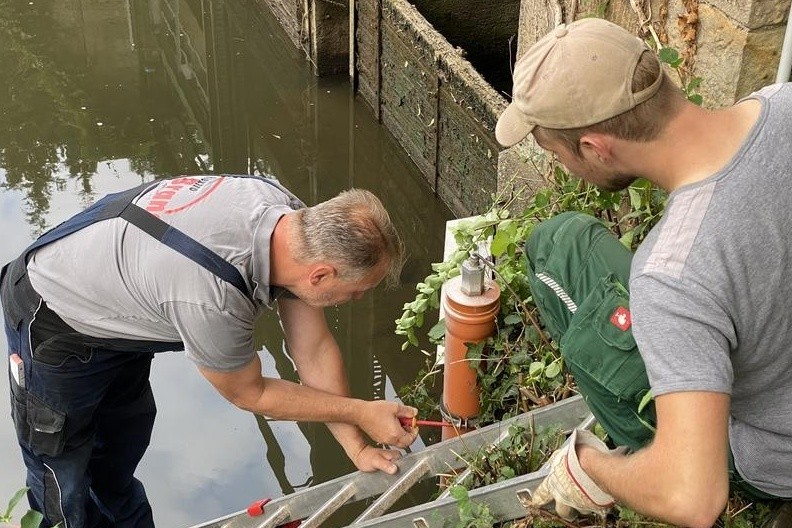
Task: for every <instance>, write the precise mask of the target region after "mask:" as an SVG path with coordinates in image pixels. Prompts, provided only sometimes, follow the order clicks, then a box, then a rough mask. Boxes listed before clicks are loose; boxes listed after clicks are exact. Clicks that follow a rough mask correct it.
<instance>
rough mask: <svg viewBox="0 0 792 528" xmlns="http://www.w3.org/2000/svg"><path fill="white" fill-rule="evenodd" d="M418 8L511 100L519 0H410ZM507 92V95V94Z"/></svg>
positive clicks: (493, 85) (518, 21) (496, 88)
mask: <svg viewBox="0 0 792 528" xmlns="http://www.w3.org/2000/svg"><path fill="white" fill-rule="evenodd" d="M411 2H412V3H413V4H414V5H415V7H416V8H417V9H418V11H419V12H420V13H421V15H423V17H424V18H426V20H427V21H429V23H430V24H432V26H434V28H435V29H436V30H437V31H438V32H439V33H440V34H442V35H443V36H444V37H445V38H446V40H448V42H450V43H451V45H453V46H455V47H458V48H461V49H462V50H464V56H465V58H466V59H467V60H468V61H470V63H471V64H472V65H473V67H474V68H476V70H477V71H478V72H479V73H480V74H481V75H482V76H483V77H484V79H486V80H487V82H488V83H490V84H491V85H492V87H493V88H495V90H496V91H498V92H499V93H501V94H502V95H504V97H506V99H507V100H511V89H512V79H511V64H513V63H514V57H515V55H516V54H517V28H518V27H519V25H520V0H464V1H460V0H411ZM507 96H508V97H507Z"/></svg>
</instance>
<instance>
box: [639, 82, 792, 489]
mask: <svg viewBox="0 0 792 528" xmlns="http://www.w3.org/2000/svg"><path fill="white" fill-rule="evenodd" d="M751 98H754V99H757V100H759V101H760V102H761V103H762V110H761V115H760V117H759V120H758V122H757V124H756V125H755V127H754V129H753V130H752V131H751V133H750V135H749V137H748V138H747V140H746V141H745V143H744V144H743V145H742V147H741V149H740V151H739V152H738V153H737V154H736V155H735V157H734V158H733V159H732V160H731V162H730V163H729V164H728V165H727V166H726V167H725V168H724V169H723V170H721V171H720V172H718V173H717V174H714V175H712V176H711V177H709V178H707V179H705V180H703V181H701V182H697V183H695V184H691V185H687V186H684V187H681V188H679V189H677V190H676V191H674V192H673V193H672V194H671V196H670V199H669V202H668V205H667V207H666V210H665V213H664V216H663V219H662V221H661V222H660V223H659V224H658V225H657V226H656V227H655V228H654V229H653V230H652V232H651V233H650V235H649V236H648V237H647V239H646V241H644V243H643V244H642V245H641V247H640V248H639V250H638V252H637V253H636V255H635V258H634V260H633V264H632V271H631V280H630V307H631V311H632V315H633V333H634V335H635V339H636V341H637V343H638V348H639V349H640V351H641V355H642V357H643V358H644V361H645V362H646V368H647V372H648V375H649V382H650V384H651V387H652V391H653V393H654V394H655V395H658V396H659V395H661V394H666V393H671V392H679V391H714V392H722V393H727V394H730V395H731V417H730V423H729V442H730V444H731V448H732V451H733V453H734V457H735V464H736V466H737V469H738V471H739V472H740V474H741V475H742V476H743V478H745V480H746V481H748V482H749V483H750V484H752V485H753V486H755V487H756V488H758V489H760V490H762V491H765V492H767V493H771V494H773V495H776V496H779V497H792V84H779V85H773V86H769V87H767V88H765V89H763V90H761V91H760V92H757V93H755V94H753V95H752V96H751Z"/></svg>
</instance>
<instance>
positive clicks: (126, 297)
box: [2, 176, 416, 528]
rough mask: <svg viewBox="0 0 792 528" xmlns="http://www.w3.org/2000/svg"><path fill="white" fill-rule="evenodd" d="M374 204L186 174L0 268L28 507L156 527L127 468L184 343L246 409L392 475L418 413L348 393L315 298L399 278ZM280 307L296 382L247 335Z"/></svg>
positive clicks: (390, 240)
mask: <svg viewBox="0 0 792 528" xmlns="http://www.w3.org/2000/svg"><path fill="white" fill-rule="evenodd" d="M402 260H403V249H402V245H401V241H400V239H399V237H398V235H397V233H396V231H395V229H394V227H393V225H392V223H391V222H390V219H389V217H388V214H387V212H386V211H385V210H384V208H383V207H382V204H381V203H380V202H379V200H378V199H377V198H376V197H375V196H374V195H372V194H371V193H369V192H367V191H363V190H351V191H346V192H343V193H341V194H340V195H339V196H337V197H335V198H333V199H331V200H329V201H327V202H324V203H321V204H318V205H316V206H313V207H308V208H306V207H305V206H304V204H303V203H302V202H301V201H300V200H299V199H297V198H296V197H295V196H294V195H292V194H291V193H290V192H289V191H288V190H286V189H284V188H283V187H281V186H280V185H278V184H277V183H275V182H274V181H272V180H268V179H264V178H258V177H236V176H193V177H181V178H176V179H172V180H163V181H158V182H153V183H147V184H143V185H141V186H140V187H137V188H135V189H130V190H129V191H126V192H122V193H117V194H114V195H109V196H107V197H105V198H103V199H102V200H100V201H99V202H97V203H96V204H94V205H93V206H91V207H90V208H89V209H87V210H85V211H83V212H82V213H79V214H78V215H76V216H74V217H72V218H71V219H69V220H67V221H66V222H64V223H63V224H61V225H59V226H57V227H55V228H54V229H53V230H51V231H49V232H47V233H45V234H44V235H42V236H41V237H40V238H39V239H38V240H37V241H35V242H34V243H33V244H32V245H31V246H30V247H29V248H28V249H27V250H25V252H24V253H23V254H22V255H21V256H20V257H19V258H18V259H16V260H15V261H13V262H11V263H10V264H8V265H7V266H6V267H5V268H4V269H3V276H2V303H3V310H4V314H5V327H6V334H7V336H8V344H9V356H10V360H11V366H12V376H13V380H12V381H11V390H12V396H13V398H12V400H13V416H14V421H15V425H16V429H17V435H18V439H19V443H20V446H21V448H22V453H23V457H24V461H25V464H26V466H27V468H28V478H27V483H28V486H29V487H30V491H29V494H28V497H29V499H30V503H31V507H33V508H35V509H37V510H39V511H42V512H43V513H44V514H45V517H46V521H45V525H46V526H51V525H54V524H56V523H60V526H63V527H66V526H68V527H69V528H81V527H94V526H105V525H108V523H109V524H111V525H113V526H119V527H121V526H124V527H127V526H129V527H132V526H135V527H147V526H153V521H152V515H151V508H150V506H149V503H148V501H147V500H146V495H145V492H144V489H143V486H142V484H141V483H140V482H139V481H137V480H136V479H135V478H134V477H133V473H134V471H135V468H136V466H137V464H138V462H139V461H140V459H141V457H142V456H143V453H144V452H145V450H146V447H147V446H148V443H149V438H150V435H151V429H152V426H153V423H154V414H155V407H154V399H153V395H152V393H151V387H150V385H149V381H148V377H149V369H150V365H151V359H152V357H153V354H154V353H156V352H161V351H168V350H181V349H183V350H185V352H186V356H187V357H188V358H189V359H190V360H191V361H192V362H193V363H195V365H196V366H197V367H198V369H199V371H200V372H201V374H203V376H204V377H205V378H206V379H207V380H208V381H209V382H210V383H211V384H212V385H213V386H214V387H215V388H216V389H217V390H218V391H219V392H220V393H221V394H222V395H223V396H225V397H226V398H227V399H228V400H229V401H230V402H232V403H233V404H234V405H236V406H238V407H239V408H241V409H245V410H248V411H251V412H254V413H257V414H261V415H265V416H268V417H272V418H281V419H291V420H300V421H322V422H327V423H328V427H329V428H330V430H331V431H332V433H333V435H334V436H335V437H336V439H337V440H338V441H339V442H340V444H341V445H342V446H343V448H344V450H345V451H346V453H347V455H348V456H349V458H350V459H352V461H353V462H354V463H355V465H356V466H357V467H358V468H359V469H361V470H363V471H374V470H382V471H385V472H388V473H394V472H396V470H397V468H396V465H395V464H394V462H393V461H394V459H395V458H396V457H398V453H397V452H396V451H390V450H385V449H378V448H376V447H374V446H372V445H370V443H369V441H368V439H367V438H366V435H367V436H368V437H369V438H371V439H372V440H374V441H375V442H379V443H383V444H389V445H393V446H398V447H406V446H408V445H409V444H411V443H412V442H413V440H414V439H415V434H416V433H415V431H413V432H408V431H405V430H404V429H403V428H402V427H401V425H400V423H399V420H398V418H399V417H412V416H413V415H414V414H415V412H416V410H415V409H413V408H410V407H405V406H403V405H401V404H398V403H395V402H386V401H371V402H369V401H363V400H358V399H353V398H350V397H349V395H348V392H347V382H346V379H345V375H344V370H343V364H342V359H341V355H340V351H339V348H338V345H337V344H336V341H335V339H334V338H333V336H332V334H331V333H330V331H329V330H328V327H327V324H326V322H325V318H324V313H323V311H322V308H323V307H325V306H331V305H334V304H341V303H344V302H347V301H350V300H353V299H359V298H360V297H362V295H363V294H364V293H365V292H366V291H367V290H369V289H371V288H373V287H375V286H376V285H377V284H378V283H379V282H380V281H382V280H383V279H384V278H386V277H388V278H390V279H396V278H397V277H398V274H399V271H400V268H401V263H402ZM274 307H277V310H278V314H279V315H280V318H281V323H282V327H283V330H284V334H285V337H286V340H287V343H288V346H289V349H290V352H291V355H292V357H293V359H294V362H295V364H296V366H297V371H298V373H299V375H300V378H301V381H302V384H301V385H298V384H294V383H290V382H286V381H283V380H279V379H271V378H265V377H263V376H262V373H261V363H260V360H259V357H258V355H257V354H256V351H255V349H254V345H253V337H252V334H253V326H254V322H255V320H256V318H257V317H258V315H260V314H261V313H262V312H263V310H264V308H274Z"/></svg>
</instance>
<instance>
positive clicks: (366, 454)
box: [352, 445, 401, 475]
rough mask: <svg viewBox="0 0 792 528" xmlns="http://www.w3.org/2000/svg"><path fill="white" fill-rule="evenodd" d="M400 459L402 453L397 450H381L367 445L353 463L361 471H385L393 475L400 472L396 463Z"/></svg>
mask: <svg viewBox="0 0 792 528" xmlns="http://www.w3.org/2000/svg"><path fill="white" fill-rule="evenodd" d="M400 458H401V453H399V452H398V451H396V450H395V449H380V448H378V447H374V446H370V445H367V446H365V447H364V448H363V449H362V450H360V452H358V454H357V455H356V456H355V457H353V459H352V462H354V463H355V466H356V467H357V468H358V469H359V470H360V471H365V472H371V471H384V472H385V473H388V474H390V475H393V474H394V473H396V472H397V471H398V470H399V468H398V467H397V466H396V464H394V461H396V460H398V459H400Z"/></svg>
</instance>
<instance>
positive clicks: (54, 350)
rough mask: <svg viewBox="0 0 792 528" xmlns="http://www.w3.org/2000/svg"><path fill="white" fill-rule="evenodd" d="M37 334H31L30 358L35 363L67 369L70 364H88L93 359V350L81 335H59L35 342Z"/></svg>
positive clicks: (33, 332)
mask: <svg viewBox="0 0 792 528" xmlns="http://www.w3.org/2000/svg"><path fill="white" fill-rule="evenodd" d="M34 324H35V322H34ZM37 333H38V332H35V331H32V332H31V344H32V345H33V347H34V348H33V352H32V356H33V361H34V362H36V363H39V364H41V363H43V364H45V365H49V366H50V367H67V368H68V367H69V365H70V364H73V366H75V367H76V366H79V365H82V364H84V363H88V362H89V361H90V360H91V358H92V357H93V354H94V349H93V348H92V347H90V346H88V345H87V344H86V343H85V336H83V335H82V334H78V333H71V334H59V335H55V336H52V337H49V338H48V339H46V340H44V341H41V342H37V341H36V339H35V335H36V334H37Z"/></svg>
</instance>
